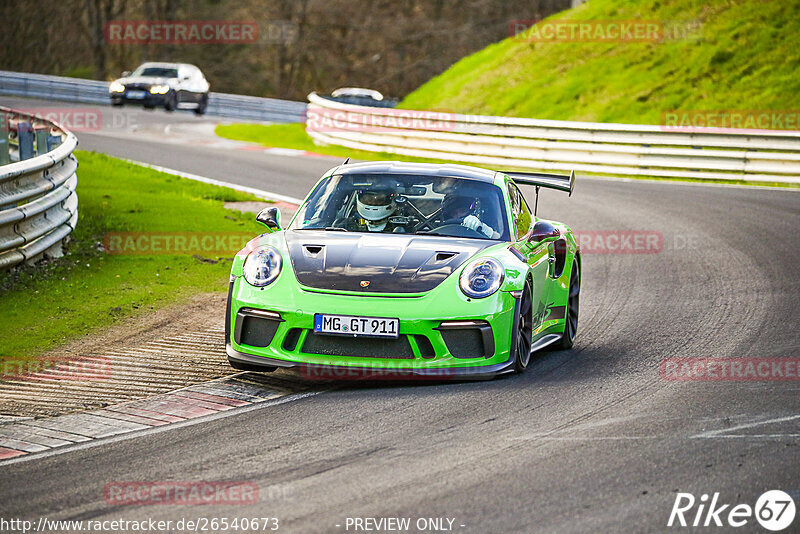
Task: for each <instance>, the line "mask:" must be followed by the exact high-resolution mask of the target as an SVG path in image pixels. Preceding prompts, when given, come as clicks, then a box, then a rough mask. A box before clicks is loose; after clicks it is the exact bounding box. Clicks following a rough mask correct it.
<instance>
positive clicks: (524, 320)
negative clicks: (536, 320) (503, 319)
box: [511, 282, 533, 373]
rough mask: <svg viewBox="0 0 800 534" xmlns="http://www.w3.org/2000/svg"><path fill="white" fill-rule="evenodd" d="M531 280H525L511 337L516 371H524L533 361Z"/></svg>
mask: <svg viewBox="0 0 800 534" xmlns="http://www.w3.org/2000/svg"><path fill="white" fill-rule="evenodd" d="M532 293H533V292H532V291H531V284H530V282H525V289H523V290H522V297H520V301H519V308H518V311H517V317H516V318H515V321H514V322H515V323H516V328H515V329H514V335H513V336H512V338H511V350H513V351H514V371H516V372H517V373H521V372H523V371H524V370H525V369H526V368H527V367H528V363H530V361H531V339H532V336H533V296H532Z"/></svg>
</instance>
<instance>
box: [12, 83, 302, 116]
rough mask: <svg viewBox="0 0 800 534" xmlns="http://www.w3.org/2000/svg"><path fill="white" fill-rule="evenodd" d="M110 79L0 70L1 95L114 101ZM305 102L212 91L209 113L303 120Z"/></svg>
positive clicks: (88, 102) (66, 100) (109, 103)
mask: <svg viewBox="0 0 800 534" xmlns="http://www.w3.org/2000/svg"><path fill="white" fill-rule="evenodd" d="M108 86H109V83H108V82H98V81H94V80H82V79H80V78H66V77H63V76H47V75H43V74H28V73H22V72H10V71H0V95H13V96H24V97H29V98H42V99H46V100H61V101H65V102H81V103H84V104H104V105H111V98H110V97H109V93H108ZM305 110H306V104H305V102H295V101H292V100H280V99H277V98H260V97H255V96H241V95H231V94H226V93H214V92H212V93H209V95H208V107H207V108H206V113H208V114H210V115H216V116H220V117H229V118H233V119H241V120H249V121H259V122H301V121H302V120H303V117H304V116H305Z"/></svg>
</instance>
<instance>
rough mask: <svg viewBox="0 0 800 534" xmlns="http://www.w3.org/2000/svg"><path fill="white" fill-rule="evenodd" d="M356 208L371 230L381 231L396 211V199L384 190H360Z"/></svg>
mask: <svg viewBox="0 0 800 534" xmlns="http://www.w3.org/2000/svg"><path fill="white" fill-rule="evenodd" d="M356 209H357V210H358V214H359V215H361V217H362V218H363V219H364V221H366V223H367V229H368V230H369V231H370V232H380V231H381V230H383V229H384V228H386V222H387V221H388V219H389V216H390V215H391V214H392V213H394V199H393V198H392V195H391V194H390V193H387V192H384V191H359V192H358V197H357V198H356Z"/></svg>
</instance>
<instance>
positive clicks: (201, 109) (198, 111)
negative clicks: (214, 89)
mask: <svg viewBox="0 0 800 534" xmlns="http://www.w3.org/2000/svg"><path fill="white" fill-rule="evenodd" d="M207 107H208V95H205V96H203V98H202V100H200V102H199V103H198V104H197V107H196V108H195V109H194V114H195V115H205V113H206V108H207Z"/></svg>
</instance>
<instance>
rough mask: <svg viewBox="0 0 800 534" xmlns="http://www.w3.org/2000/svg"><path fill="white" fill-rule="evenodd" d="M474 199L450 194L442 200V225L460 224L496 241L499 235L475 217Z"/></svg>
mask: <svg viewBox="0 0 800 534" xmlns="http://www.w3.org/2000/svg"><path fill="white" fill-rule="evenodd" d="M476 204H477V202H476V199H475V197H471V196H467V195H460V194H458V193H450V194H448V195H447V196H446V197H444V200H442V222H443V224H461V226H464V227H466V228H469V229H470V230H473V231H475V232H478V233H481V234H483V235H485V236H486V237H488V238H489V239H497V238H498V237H499V236H500V234H499V233H498V232H496V231H495V230H494V228H492V227H491V226H489V225H488V224H486V223H484V222H482V221H481V220H480V219H479V218H478V216H477V215H476V212H477V210H476Z"/></svg>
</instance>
